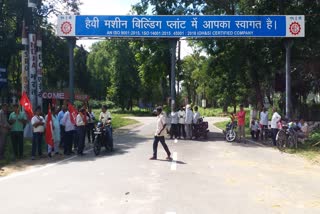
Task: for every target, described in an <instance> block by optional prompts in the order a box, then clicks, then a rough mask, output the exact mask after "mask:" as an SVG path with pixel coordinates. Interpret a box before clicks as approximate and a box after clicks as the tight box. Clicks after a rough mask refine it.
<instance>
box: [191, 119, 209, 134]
mask: <svg viewBox="0 0 320 214" xmlns="http://www.w3.org/2000/svg"><path fill="white" fill-rule="evenodd" d="M208 127H209V125H208V122H205V121H203V118H200V119H199V121H198V123H197V124H194V125H193V131H192V135H193V137H194V138H195V139H198V138H200V137H203V138H204V139H207V138H208V132H209V129H208Z"/></svg>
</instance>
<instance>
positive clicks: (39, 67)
mask: <svg viewBox="0 0 320 214" xmlns="http://www.w3.org/2000/svg"><path fill="white" fill-rule="evenodd" d="M42 75H43V73H42V35H41V30H40V29H39V31H38V34H37V105H38V106H41V108H43V100H42V91H43V88H42Z"/></svg>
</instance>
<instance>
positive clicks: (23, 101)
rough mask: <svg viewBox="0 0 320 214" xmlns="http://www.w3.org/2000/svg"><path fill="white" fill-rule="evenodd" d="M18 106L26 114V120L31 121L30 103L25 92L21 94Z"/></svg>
mask: <svg viewBox="0 0 320 214" xmlns="http://www.w3.org/2000/svg"><path fill="white" fill-rule="evenodd" d="M20 105H21V106H22V107H23V109H24V111H25V112H26V114H27V117H28V119H29V120H31V119H32V117H33V111H32V105H31V103H30V100H29V98H28V96H27V94H26V92H23V93H22V96H21V99H20Z"/></svg>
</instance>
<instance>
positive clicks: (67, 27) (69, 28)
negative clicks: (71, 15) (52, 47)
mask: <svg viewBox="0 0 320 214" xmlns="http://www.w3.org/2000/svg"><path fill="white" fill-rule="evenodd" d="M71 31H72V24H71V23H70V22H63V23H62V25H61V32H62V33H63V34H66V35H67V34H69V33H70V32H71Z"/></svg>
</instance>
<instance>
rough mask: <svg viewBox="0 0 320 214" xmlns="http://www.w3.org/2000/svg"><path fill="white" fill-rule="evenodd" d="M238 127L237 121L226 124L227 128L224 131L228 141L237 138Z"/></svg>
mask: <svg viewBox="0 0 320 214" xmlns="http://www.w3.org/2000/svg"><path fill="white" fill-rule="evenodd" d="M236 129H237V122H233V123H228V124H227V125H226V130H225V131H223V133H224V135H225V138H226V140H227V141H228V142H233V141H235V140H236V138H237V132H236V131H235V130H236Z"/></svg>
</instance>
